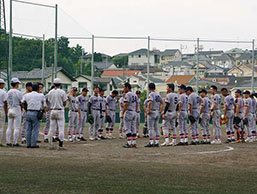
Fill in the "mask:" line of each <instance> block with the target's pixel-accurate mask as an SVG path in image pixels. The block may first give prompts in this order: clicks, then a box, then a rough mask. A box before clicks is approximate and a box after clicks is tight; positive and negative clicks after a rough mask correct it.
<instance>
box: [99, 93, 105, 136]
mask: <svg viewBox="0 0 257 194" xmlns="http://www.w3.org/2000/svg"><path fill="white" fill-rule="evenodd" d="M99 103H100V107H101V113H100V122H99V129H98V138H100V139H102V140H106V138H105V137H104V136H103V131H104V122H105V115H106V98H105V97H104V90H103V88H100V89H99ZM106 134H107V131H106Z"/></svg>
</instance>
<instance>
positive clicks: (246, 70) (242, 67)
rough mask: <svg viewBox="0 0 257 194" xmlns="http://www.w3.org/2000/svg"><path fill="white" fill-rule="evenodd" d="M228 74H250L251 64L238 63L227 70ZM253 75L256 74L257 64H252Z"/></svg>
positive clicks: (238, 75) (237, 75)
mask: <svg viewBox="0 0 257 194" xmlns="http://www.w3.org/2000/svg"><path fill="white" fill-rule="evenodd" d="M228 75H234V76H236V77H247V76H252V65H251V64H238V65H236V66H235V67H233V68H232V69H230V70H229V71H228ZM254 76H257V66H254Z"/></svg>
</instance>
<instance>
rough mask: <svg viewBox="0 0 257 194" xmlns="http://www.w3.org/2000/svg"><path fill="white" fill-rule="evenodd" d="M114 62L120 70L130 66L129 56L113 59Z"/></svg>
mask: <svg viewBox="0 0 257 194" xmlns="http://www.w3.org/2000/svg"><path fill="white" fill-rule="evenodd" d="M112 62H113V64H114V65H116V67H118V68H123V67H127V66H128V56H117V57H113V58H112Z"/></svg>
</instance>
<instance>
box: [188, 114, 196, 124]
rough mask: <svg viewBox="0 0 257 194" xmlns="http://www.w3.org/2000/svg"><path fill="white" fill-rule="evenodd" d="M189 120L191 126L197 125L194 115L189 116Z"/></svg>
mask: <svg viewBox="0 0 257 194" xmlns="http://www.w3.org/2000/svg"><path fill="white" fill-rule="evenodd" d="M188 119H189V121H190V123H191V124H194V123H195V118H194V117H193V116H192V115H189V116H188Z"/></svg>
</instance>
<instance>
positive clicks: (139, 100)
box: [136, 98, 141, 134]
mask: <svg viewBox="0 0 257 194" xmlns="http://www.w3.org/2000/svg"><path fill="white" fill-rule="evenodd" d="M137 104H138V110H137V118H136V129H137V134H138V133H139V129H140V107H141V99H140V98H138V100H137Z"/></svg>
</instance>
